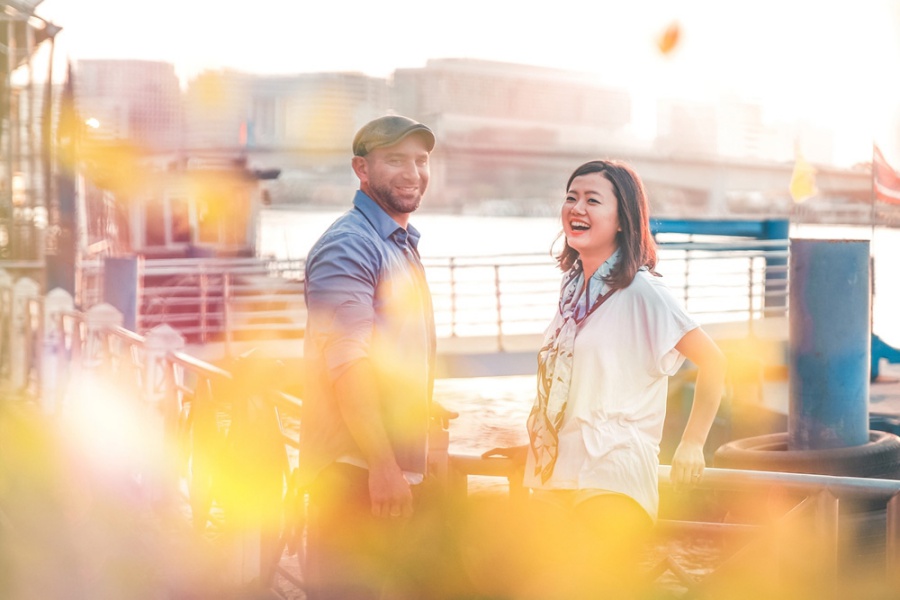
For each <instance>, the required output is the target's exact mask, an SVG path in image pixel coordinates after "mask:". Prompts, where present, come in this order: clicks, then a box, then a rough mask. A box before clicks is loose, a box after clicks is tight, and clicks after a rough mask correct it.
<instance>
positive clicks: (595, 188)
mask: <svg viewBox="0 0 900 600" xmlns="http://www.w3.org/2000/svg"><path fill="white" fill-rule="evenodd" d="M561 216H562V225H563V232H564V233H565V235H566V241H567V242H568V244H569V246H571V247H572V249H573V250H576V251H577V252H578V254H579V255H580V256H581V259H582V262H585V261H589V262H591V263H594V262H596V261H598V260H599V262H600V263H602V262H603V261H605V260H606V259H607V258H609V256H610V255H612V253H613V252H615V250H616V248H617V247H618V242H617V238H616V234H617V233H618V232H619V231H620V228H619V201H618V199H617V198H616V192H615V189H614V188H613V184H612V182H610V180H609V179H607V178H606V177H605V176H604V175H603V174H602V173H589V174H587V175H581V176H579V177H576V178H575V179H573V180H572V184H571V185H570V186H569V191H568V193H567V194H566V199H565V201H564V202H563V205H562V211H561Z"/></svg>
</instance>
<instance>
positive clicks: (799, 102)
mask: <svg viewBox="0 0 900 600" xmlns="http://www.w3.org/2000/svg"><path fill="white" fill-rule="evenodd" d="M226 6H227V7H228V8H227V9H226V8H224V7H226ZM232 7H235V8H232ZM36 12H37V14H39V15H41V16H42V17H44V18H47V19H49V20H51V21H53V22H54V23H56V24H57V25H60V26H62V27H63V32H62V33H61V34H60V36H59V37H58V45H57V53H58V56H59V57H60V59H61V60H63V61H64V60H65V58H66V57H70V58H72V59H76V60H77V59H87V58H141V59H152V60H163V61H167V62H172V63H174V64H175V65H176V70H177V72H178V74H179V76H180V77H181V78H182V80H183V81H186V80H188V79H189V78H190V77H191V76H193V75H194V74H196V73H197V72H199V71H202V70H203V69H208V68H222V67H229V68H234V69H238V70H243V71H249V72H259V73H299V72H315V71H362V72H364V73H367V74H370V75H375V76H385V75H388V74H389V73H390V72H391V71H393V70H394V69H396V68H401V67H421V66H424V64H425V62H426V60H427V59H429V58H447V57H467V58H482V59H489V60H500V61H508V62H517V63H523V64H533V65H542V66H548V67H555V68H562V69H567V70H573V71H583V72H588V73H596V74H597V75H599V76H600V77H601V78H603V80H605V81H607V82H608V83H609V84H610V85H615V86H622V87H625V88H626V89H627V90H629V91H630V92H632V94H633V95H634V96H635V97H636V98H637V99H638V100H639V106H640V105H641V103H640V101H641V100H642V99H643V100H645V102H644V103H643V105H645V106H652V100H653V99H654V98H656V97H661V96H677V97H693V98H699V99H710V98H715V97H716V96H717V95H718V94H721V93H732V94H735V95H737V96H739V97H743V98H747V99H751V100H757V101H759V102H761V103H762V104H763V105H764V106H765V107H766V110H767V114H768V115H770V116H771V117H772V118H779V119H794V118H800V117H804V118H806V119H809V120H811V121H813V122H816V123H818V124H821V125H827V126H831V127H833V128H834V130H835V132H836V135H837V140H836V142H837V145H838V146H839V150H840V154H839V156H838V157H837V159H838V161H839V162H840V161H844V162H850V161H854V160H868V159H869V158H871V142H872V140H875V141H876V142H877V143H878V144H879V145H880V146H881V147H882V149H883V150H884V151H885V154H886V155H887V156H888V159H889V160H892V159H893V160H892V162H894V163H895V165H900V161H898V160H897V159H898V158H900V112H898V110H900V77H898V76H897V73H900V3H898V2H894V1H892V0H854V1H852V2H851V1H850V0H835V1H821V0H819V1H817V0H753V1H752V2H751V1H748V0H744V1H743V2H735V1H722V0H718V1H716V0H694V1H689V0H682V1H678V0H615V1H609V0H593V1H586V0H553V1H552V2H541V3H526V2H522V1H521V0H453V1H452V2H450V1H447V2H436V1H423V0H416V1H412V0H381V1H377V2H376V1H367V2H364V1H360V0H330V1H309V0H253V2H246V3H243V4H239V3H231V2H222V0H155V1H154V2H146V1H144V2H138V1H137V0H77V1H75V0H45V1H44V2H43V3H42V4H40V5H39V6H38V8H37V11H36ZM672 22H677V23H678V24H679V25H680V28H681V36H680V41H679V43H678V45H677V46H676V47H675V49H674V50H673V51H672V52H670V53H669V54H665V55H664V54H662V53H661V52H660V51H659V49H658V47H657V45H656V41H657V39H658V37H659V36H660V34H661V33H662V31H663V30H664V29H665V28H666V27H667V26H668V25H669V24H671V23H672ZM61 71H62V69H58V70H57V72H61Z"/></svg>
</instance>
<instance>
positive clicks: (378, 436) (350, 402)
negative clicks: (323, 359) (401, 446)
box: [334, 360, 397, 469]
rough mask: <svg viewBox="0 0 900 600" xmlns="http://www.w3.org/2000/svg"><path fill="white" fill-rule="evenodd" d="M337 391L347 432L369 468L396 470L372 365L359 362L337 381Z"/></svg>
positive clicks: (363, 361)
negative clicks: (348, 431) (393, 468)
mask: <svg viewBox="0 0 900 600" xmlns="http://www.w3.org/2000/svg"><path fill="white" fill-rule="evenodd" d="M334 389H335V396H336V397H337V401H338V405H339V407H340V410H341V415H342V416H343V418H344V422H345V423H346V424H347V429H349V430H350V435H351V436H353V439H354V440H355V441H356V444H357V445H358V446H359V449H360V451H361V452H362V454H363V457H364V458H365V459H366V462H367V463H368V464H369V468H370V469H383V468H391V467H396V465H397V461H396V458H395V456H394V450H393V448H392V447H391V442H390V439H389V438H388V435H387V431H386V430H385V428H384V422H383V420H382V414H381V400H380V398H379V397H378V392H377V389H378V386H377V385H376V381H375V376H374V375H373V373H372V367H371V364H370V363H369V361H368V360H360V361H358V362H356V363H355V364H354V365H353V366H351V367H350V368H349V369H348V370H347V371H346V372H345V373H344V374H342V375H341V376H340V377H339V378H338V379H337V381H335V383H334Z"/></svg>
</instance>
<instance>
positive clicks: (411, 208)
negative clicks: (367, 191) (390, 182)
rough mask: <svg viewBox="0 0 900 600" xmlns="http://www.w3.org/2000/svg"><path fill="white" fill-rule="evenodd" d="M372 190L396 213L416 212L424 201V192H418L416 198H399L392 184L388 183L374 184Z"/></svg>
mask: <svg viewBox="0 0 900 600" xmlns="http://www.w3.org/2000/svg"><path fill="white" fill-rule="evenodd" d="M372 192H373V193H374V194H375V195H376V196H377V199H378V200H380V201H381V202H383V203H384V204H385V206H386V207H387V208H389V209H390V210H392V211H394V212H396V213H401V214H409V213H412V212H415V211H416V209H417V208H419V205H420V204H421V203H422V194H416V196H415V198H398V197H397V196H396V195H395V194H394V192H393V190H391V188H390V186H386V185H385V186H379V185H373V186H372Z"/></svg>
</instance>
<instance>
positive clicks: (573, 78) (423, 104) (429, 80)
mask: <svg viewBox="0 0 900 600" xmlns="http://www.w3.org/2000/svg"><path fill="white" fill-rule="evenodd" d="M393 92H394V108H396V110H397V112H399V113H402V114H408V115H410V116H413V117H415V118H417V119H420V120H422V121H425V122H428V123H433V124H435V127H437V128H438V129H439V138H440V139H441V141H442V143H443V144H449V145H454V146H456V145H461V146H493V147H497V146H500V147H512V148H521V147H522V146H526V147H531V148H542V149H544V150H546V151H551V152H552V151H554V150H555V149H557V148H562V147H564V148H567V149H568V150H572V149H573V148H585V149H597V148H609V147H610V146H615V145H616V142H617V141H621V140H620V139H619V138H620V137H621V133H622V132H623V131H624V130H625V129H626V128H627V127H628V125H629V124H630V122H631V97H630V96H629V95H628V94H627V93H626V92H623V91H621V90H615V89H611V88H609V87H608V86H604V85H602V84H600V82H599V81H597V80H596V79H595V78H594V77H593V76H590V75H586V74H581V73H572V72H568V71H560V70H557V69H547V68H542V67H534V66H527V65H517V64H509V63H502V62H492V61H485V60H474V59H439V60H429V61H428V62H427V63H426V65H425V67H424V68H421V69H398V70H397V71H395V72H394V78H393Z"/></svg>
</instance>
